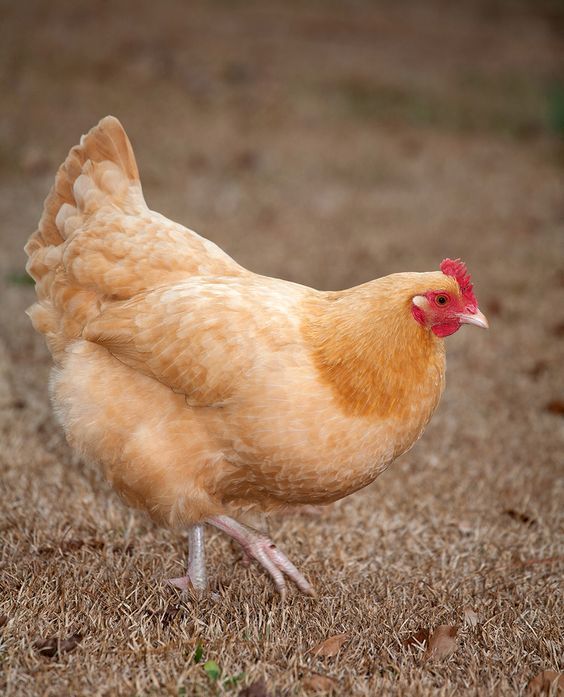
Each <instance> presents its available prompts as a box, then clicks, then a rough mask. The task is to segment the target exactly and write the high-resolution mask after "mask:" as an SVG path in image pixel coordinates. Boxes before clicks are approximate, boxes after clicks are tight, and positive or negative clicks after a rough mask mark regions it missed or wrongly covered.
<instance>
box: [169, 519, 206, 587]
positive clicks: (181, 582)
mask: <svg viewBox="0 0 564 697" xmlns="http://www.w3.org/2000/svg"><path fill="white" fill-rule="evenodd" d="M204 542H205V538H204V525H203V523H197V524H196V525H191V526H190V528H189V529H188V572H187V574H186V576H180V577H179V578H170V579H169V580H168V582H169V583H170V584H171V585H173V586H176V587H177V588H180V590H183V591H185V590H188V588H189V587H190V586H192V587H193V588H194V589H195V590H197V591H205V590H206V587H207V578H206V553H205V548H204Z"/></svg>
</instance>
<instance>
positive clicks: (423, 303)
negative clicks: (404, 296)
mask: <svg viewBox="0 0 564 697" xmlns="http://www.w3.org/2000/svg"><path fill="white" fill-rule="evenodd" d="M412 302H413V304H414V305H417V307H419V308H421V309H422V310H428V309H429V301H428V300H427V298H426V297H425V296H424V295H416V296H415V297H414V298H413V300H412Z"/></svg>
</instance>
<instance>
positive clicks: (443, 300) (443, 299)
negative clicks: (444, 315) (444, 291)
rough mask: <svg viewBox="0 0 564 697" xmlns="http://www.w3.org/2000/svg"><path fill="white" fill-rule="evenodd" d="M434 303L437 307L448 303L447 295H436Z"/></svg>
mask: <svg viewBox="0 0 564 697" xmlns="http://www.w3.org/2000/svg"><path fill="white" fill-rule="evenodd" d="M435 302H436V303H437V305H443V306H444V305H446V304H447V303H448V296H447V295H437V297H436V298H435Z"/></svg>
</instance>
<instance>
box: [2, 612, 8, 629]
mask: <svg viewBox="0 0 564 697" xmlns="http://www.w3.org/2000/svg"><path fill="white" fill-rule="evenodd" d="M6 624H8V615H0V629H1V628H2V627H4V626H5V625H6Z"/></svg>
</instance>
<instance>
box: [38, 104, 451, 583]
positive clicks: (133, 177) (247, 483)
mask: <svg viewBox="0 0 564 697" xmlns="http://www.w3.org/2000/svg"><path fill="white" fill-rule="evenodd" d="M26 251H27V252H28V254H29V256H30V260H29V263H28V270H29V272H30V273H31V275H32V276H33V277H34V278H35V279H36V282H37V295H38V303H37V304H36V305H34V306H33V307H32V308H31V309H30V315H31V318H32V321H33V323H34V326H35V327H36V328H37V329H38V330H39V331H41V332H42V333H44V334H45V335H46V338H47V342H48V345H49V347H50V349H51V352H52V354H53V357H54V360H55V367H54V370H53V377H52V383H51V396H52V401H53V404H54V407H55V409H56V412H57V414H58V416H59V418H60V420H61V423H62V425H63V427H64V429H65V433H66V435H67V438H68V441H69V443H70V444H71V445H72V446H73V447H74V448H75V449H76V450H78V451H79V452H80V453H82V455H83V456H84V457H86V458H88V459H89V460H92V461H94V462H96V463H100V464H101V465H102V466H103V467H104V469H105V472H106V475H107V477H108V479H109V480H110V482H111V483H112V485H113V486H114V488H115V489H116V491H117V492H118V493H119V494H120V495H121V496H122V497H123V498H124V499H125V500H126V501H127V502H128V503H129V504H130V505H133V506H136V507H138V508H142V509H144V510H146V511H147V512H148V513H149V514H150V515H151V516H152V517H153V518H154V519H155V520H156V521H158V522H160V523H164V524H167V525H171V526H179V525H188V526H190V525H193V526H194V525H195V526H198V525H200V524H202V523H203V522H205V521H211V522H213V521H214V520H216V521H220V522H218V527H220V528H221V529H224V530H225V531H226V532H229V534H233V536H234V537H236V539H239V537H240V538H241V539H239V541H242V543H243V544H244V540H245V539H246V538H245V537H244V534H245V533H244V532H241V531H240V530H239V528H236V527H234V526H235V522H234V521H233V525H232V526H231V528H229V529H228V527H229V526H228V525H227V524H226V523H225V520H229V519H228V518H226V516H232V515H237V513H238V512H240V511H242V510H248V509H259V510H264V511H266V510H272V509H276V508H280V507H284V506H286V505H288V504H300V503H328V502H331V501H335V500H337V499H339V498H342V497H343V496H346V495H347V494H350V493H351V492H353V491H356V490H358V489H359V488H361V487H363V486H366V485H367V484H368V483H370V482H371V481H373V479H374V478H375V477H376V476H377V475H378V474H379V473H380V472H382V470H383V469H384V468H385V467H386V466H387V465H388V464H389V463H390V462H391V461H393V460H394V459H395V458H396V457H397V456H398V455H400V454H401V453H402V452H405V450H407V449H408V448H409V447H411V445H412V444H413V443H414V442H415V441H416V440H417V438H418V437H419V436H420V435H421V433H422V431H423V429H424V427H425V425H426V423H427V422H428V420H429V419H430V417H431V415H432V413H433V411H434V409H435V407H436V405H437V403H438V401H439V398H440V395H441V393H442V390H443V387H444V371H445V357H444V343H443V340H442V339H441V338H440V337H439V336H438V335H436V334H435V333H433V332H432V331H430V330H429V327H428V326H425V324H424V323H422V322H420V321H416V320H415V319H414V316H413V313H412V309H413V308H412V299H413V298H414V297H415V296H420V295H421V294H425V293H427V292H435V291H436V292H439V291H440V292H447V293H449V294H452V296H453V297H460V295H461V290H460V287H459V283H458V282H457V280H456V279H455V278H453V277H452V276H449V275H445V274H444V273H442V272H431V273H423V274H413V273H407V274H396V275H393V276H387V277H385V278H381V279H378V280H376V281H372V282H370V283H367V284H364V285H363V286H358V287H356V288H352V289H349V290H345V291H340V292H320V291H316V290H314V289H312V288H308V287H305V286H300V285H297V284H294V283H290V282H287V281H282V280H278V279H273V278H267V277H264V276H259V275H257V274H254V273H252V272H250V271H247V270H246V269H244V268H242V267H241V266H239V265H238V264H237V263H236V262H235V261H233V260H232V259H231V258H230V257H229V256H228V255H226V254H225V253H224V252H223V251H221V250H220V249H219V248H218V247H217V246H216V245H214V244H213V243H211V242H209V241H207V240H205V239H203V238H201V237H200V236H199V235H197V234H196V233H194V232H192V231H190V230H187V229H186V228H184V227H182V226H180V225H178V224H176V223H173V222H172V221H170V220H168V219H166V218H164V217H163V216H161V215H159V214H157V213H154V212H152V211H150V210H149V209H148V208H147V206H146V204H145V202H144V199H143V196H142V193H141V187H140V184H139V177H138V172H137V166H136V164H135V159H134V156H133V152H132V150H131V146H130V144H129V141H128V139H127V136H126V135H125V132H124V131H123V129H122V127H121V125H120V124H119V122H118V121H117V120H116V119H113V118H112V117H107V118H106V119H104V120H102V121H101V122H100V124H99V125H98V126H97V127H95V128H94V129H93V130H92V131H91V132H90V133H89V134H88V135H87V136H85V137H83V139H82V141H81V144H80V145H79V146H77V147H75V148H73V150H71V152H70V153H69V156H68V158H67V160H66V161H65V163H64V164H63V165H62V166H61V168H60V170H59V173H58V175H57V179H56V183H55V186H54V189H53V190H52V192H51V193H50V195H49V196H48V198H47V200H46V202H45V210H44V214H43V217H42V219H41V221H40V224H39V229H38V231H37V232H36V233H35V234H34V235H33V236H32V237H31V238H30V241H29V242H28V244H27V246H26ZM221 521H223V522H221ZM214 524H215V523H214ZM221 525H223V526H224V527H221ZM229 525H231V524H229ZM226 526H227V527H226ZM239 527H240V526H239ZM233 531H235V532H233ZM237 535H239V537H237ZM194 539H195V540H196V542H195V543H194V545H195V546H197V540H198V539H199V538H198V537H197V536H196V537H195V538H194ZM249 539H250V538H249ZM269 549H271V550H272V549H273V548H269ZM255 551H256V550H255ZM269 554H271V555H272V554H274V555H280V553H278V552H277V551H275V552H269ZM254 556H257V555H256V554H254ZM257 558H258V557H257ZM259 561H260V559H259ZM286 562H287V560H286ZM286 562H284V563H286ZM261 563H262V562H261ZM284 563H282V562H280V564H281V566H280V565H279V566H280V568H281V569H282V570H283V571H284V573H288V575H290V577H292V578H294V577H293V576H292V573H293V572H292V569H290V571H288V569H289V568H290V567H284ZM287 563H288V564H290V562H287ZM263 565H265V567H266V568H267V569H268V570H269V571H270V572H271V573H272V574H273V576H274V577H275V581H276V582H277V585H279V583H278V582H279V579H277V578H276V576H275V574H274V572H273V571H272V569H270V568H268V565H267V563H266V562H265V563H264V564H263ZM290 566H292V565H291V564H290ZM292 568H293V569H295V567H292ZM294 580H296V578H294ZM296 582H297V583H298V585H300V587H301V588H302V589H303V590H306V591H307V587H306V586H305V585H304V584H302V583H301V581H300V580H296ZM306 583H307V582H306ZM279 588H280V585H279Z"/></svg>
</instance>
